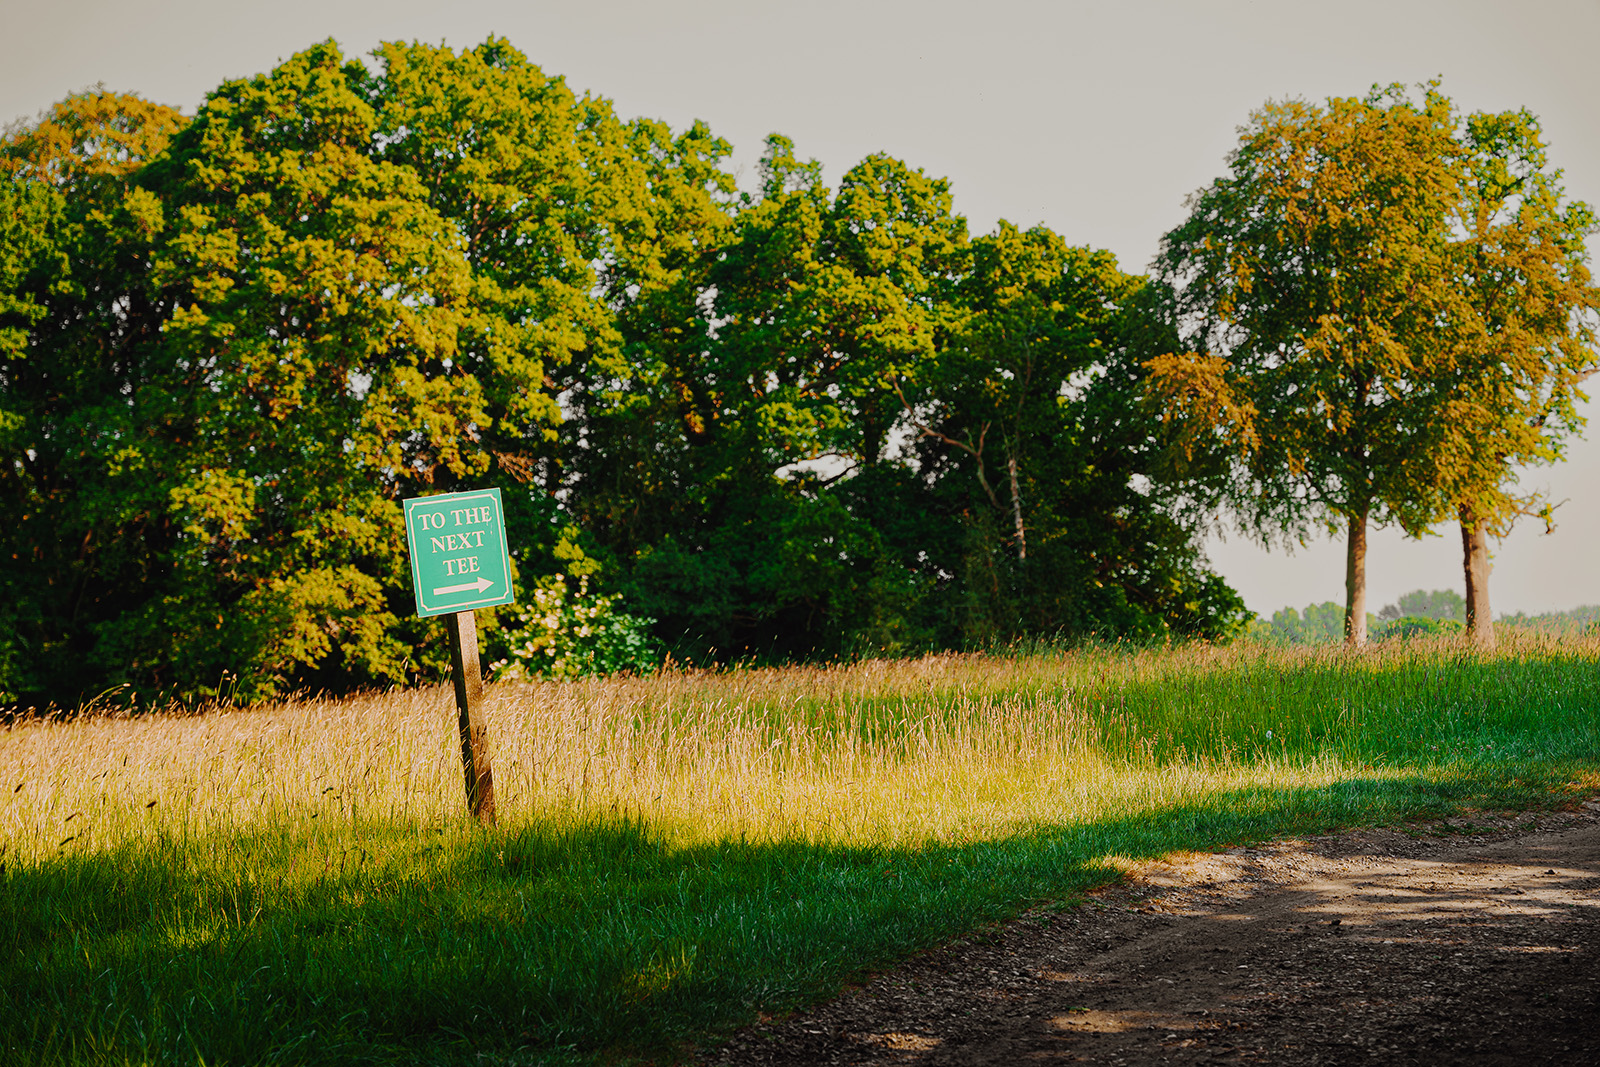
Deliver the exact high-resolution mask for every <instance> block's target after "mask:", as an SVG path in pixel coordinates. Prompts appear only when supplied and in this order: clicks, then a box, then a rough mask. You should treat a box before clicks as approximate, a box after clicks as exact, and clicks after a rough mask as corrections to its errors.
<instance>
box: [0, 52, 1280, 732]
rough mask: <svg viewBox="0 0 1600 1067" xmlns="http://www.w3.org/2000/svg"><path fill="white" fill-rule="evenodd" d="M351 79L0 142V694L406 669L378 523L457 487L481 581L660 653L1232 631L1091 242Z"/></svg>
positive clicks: (1140, 347)
mask: <svg viewBox="0 0 1600 1067" xmlns="http://www.w3.org/2000/svg"><path fill="white" fill-rule="evenodd" d="M374 59H375V62H373V63H372V64H370V65H369V64H364V63H362V62H358V61H355V60H350V59H347V58H346V57H344V56H343V55H341V53H340V51H339V50H338V48H337V47H336V46H335V45H333V44H332V43H331V42H330V43H326V44H322V45H318V46H316V47H313V48H311V49H309V50H307V51H306V52H304V53H302V54H299V55H296V56H294V57H293V58H291V59H289V60H288V61H287V62H285V63H283V64H282V65H281V66H279V67H278V68H277V69H275V70H273V71H272V72H271V73H269V74H264V75H260V76H257V77H254V78H250V79H246V80H238V81H230V82H228V83H226V84H224V85H222V86H220V87H219V88H218V89H217V90H215V91H214V92H213V93H211V94H210V95H209V96H208V97H207V99H206V101H205V102H204V104H203V105H202V106H201V107H200V108H199V110H198V112H197V113H196V114H195V115H194V116H193V118H186V117H184V116H183V115H181V114H179V113H178V112H177V111H175V110H173V109H171V108H167V107H163V106H160V105H156V104H153V103H150V102H148V101H144V100H141V99H139V98H137V97H133V96H127V95H118V94H114V93H109V92H104V91H93V92H86V93H82V94H77V95H74V96H72V97H70V98H69V99H67V100H65V101H63V102H62V103H60V104H59V105H57V106H56V107H55V108H54V109H53V110H52V111H51V112H49V113H48V114H46V115H44V116H42V117H41V118H40V119H39V120H38V121H37V122H33V123H27V124H23V125H20V126H17V127H14V128H12V129H11V130H10V131H9V132H8V135H7V137H6V138H5V141H4V144H3V146H0V174H3V175H4V180H3V181H0V452H3V459H0V499H3V500H4V506H5V513H6V515H7V516H8V522H7V523H6V524H5V527H4V533H3V535H0V693H3V694H4V698H5V699H7V700H12V701H29V702H39V701H45V700H56V701H62V702H71V701H76V700H79V699H82V698H83V697H84V696H85V695H90V694H94V693H97V692H100V691H102V690H104V689H107V688H109V687H115V686H131V687H134V688H135V689H136V690H137V691H139V692H140V693H142V694H144V696H145V697H146V698H148V697H150V696H152V695H154V694H156V693H162V694H171V695H176V696H180V697H194V696H197V695H202V694H204V693H207V692H212V691H216V690H218V689H219V688H220V689H222V690H225V691H229V692H233V693H235V694H236V695H238V696H240V697H242V698H245V699H259V698H263V697H266V696H270V695H272V694H274V693H281V692H284V691H286V690H289V689H294V688H302V687H309V688H316V689H331V690H339V689H346V688H350V687H355V686H366V685H388V684H399V683H405V682H410V681H416V680H419V679H431V678H436V677H439V676H441V675H442V674H443V672H444V671H445V670H446V669H447V652H446V643H445V641H444V640H443V637H442V630H441V629H440V627H439V626H438V625H437V622H436V620H419V619H417V618H415V617H414V616H413V613H412V601H411V590H410V588H409V576H408V571H407V567H406V563H405V547H404V535H403V525H402V522H401V511H400V506H399V502H400V500H401V499H403V498H405V497H408V496H413V495H418V494H423V493H428V492H434V491H444V490H454V489H461V488H468V487H476V486H482V485H499V486H501V487H502V488H503V490H504V491H505V499H506V502H507V510H508V521H509V523H510V526H511V530H510V533H511V541H512V544H513V546H514V553H515V556H516V562H517V566H518V569H519V574H520V584H521V586H522V588H523V589H524V590H525V591H529V592H530V593H531V591H532V590H534V589H537V588H541V587H542V588H545V589H552V588H554V587H555V586H556V585H557V584H558V583H570V584H571V586H572V588H571V590H569V592H570V593H571V594H572V595H574V596H577V595H580V590H579V587H578V583H580V582H583V583H586V584H585V586H584V589H583V590H582V593H581V595H598V596H599V597H600V600H598V601H597V603H598V604H600V605H601V606H605V605H616V604H620V605H622V606H624V607H625V608H626V610H627V612H629V613H631V614H630V615H627V616H623V617H624V618H625V619H631V620H633V621H638V620H641V619H645V620H650V621H649V624H648V625H649V626H650V627H651V630H652V634H653V640H654V642H655V643H656V644H655V646H654V647H657V648H659V649H665V650H669V651H671V652H672V653H673V654H674V655H676V656H677V657H678V658H679V659H680V660H691V661H707V660H722V661H726V660H729V659H732V658H736V657H744V656H772V657H797V656H798V657H805V656H828V655H839V654H851V653H854V652H857V651H868V650H874V651H876V650H887V651H891V652H893V651H905V650H914V649H920V648H940V647H952V646H968V645H975V644H983V643H988V642H994V641H1003V640H1007V639H1011V638H1015V637H1018V636H1020V635H1027V634H1051V635H1056V634H1060V635H1084V634H1100V635H1104V636H1106V637H1127V638H1137V639H1148V638H1159V637H1162V636H1164V635H1192V636H1196V637H1203V638H1210V639H1225V638H1227V637H1228V636H1229V635H1231V634H1233V633H1235V632H1237V631H1238V630H1240V629H1241V628H1242V626H1243V625H1244V623H1245V622H1246V620H1247V617H1248V616H1247V613H1246V612H1245V611H1244V609H1243V605H1242V603H1241V602H1240V600H1239V598H1238V597H1237V595H1235V594H1234V592H1233V591H1232V590H1231V589H1229V588H1228V587H1227V586H1226V585H1225V584H1224V583H1223V582H1222V581H1221V579H1219V578H1218V577H1217V576H1216V575H1215V574H1213V573H1211V572H1210V571H1209V570H1208V569H1207V567H1206V566H1205V563H1204V560H1203V558H1202V556H1201V555H1200V553H1199V550H1198V547H1197V540H1196V537H1195V532H1194V528H1193V524H1192V523H1190V522H1187V521H1185V518H1184V516H1185V515H1186V514H1189V512H1188V511H1185V506H1186V502H1187V506H1189V507H1191V508H1192V507H1193V505H1194V501H1195V499H1196V498H1195V495H1194V493H1193V484H1194V480H1193V479H1192V478H1191V479H1188V481H1187V482H1180V481H1178V480H1177V479H1174V478H1171V477H1168V476H1167V475H1166V474H1164V473H1163V467H1162V461H1161V458H1160V457H1161V450H1162V448H1163V445H1162V443H1161V440H1160V437H1161V435H1160V433H1159V424H1158V422H1157V420H1156V419H1155V417H1154V416H1153V414H1152V413H1151V411H1150V410H1149V409H1148V408H1147V407H1146V403H1147V402H1146V400H1145V389H1144V381H1145V378H1146V376H1147V371H1146V369H1145V366H1144V365H1145V364H1146V363H1147V362H1148V361H1149V360H1150V359H1151V358H1152V357H1153V356H1155V355H1157V354H1159V353H1161V352H1167V351H1172V350H1173V349H1174V347H1175V346H1176V344H1177V336H1176V329H1175V327H1174V325H1173V324H1172V320H1171V316H1170V315H1169V314H1167V313H1166V312H1164V311H1163V310H1162V309H1163V308H1164V307H1165V306H1167V304H1168V303H1169V301H1166V300H1165V299H1164V298H1163V297H1162V295H1161V293H1160V292H1159V291H1158V289H1157V287H1153V286H1152V285H1151V284H1150V283H1149V282H1148V281H1147V280H1146V279H1144V278H1142V277H1139V276H1135V275H1130V274H1127V273H1124V272H1123V271H1122V270H1120V269H1119V268H1118V266H1117V264H1116V262H1115V260H1114V258H1113V257H1112V256H1111V255H1109V254H1108V253H1105V252H1100V251H1095V250H1093V249H1087V248H1080V247H1074V246H1072V245H1070V244H1069V243H1068V242H1067V241H1066V240H1064V239H1063V238H1062V237H1060V236H1058V235H1056V234H1054V233H1052V232H1050V231H1049V230H1047V229H1044V228H1042V227H1040V228H1035V229H1031V230H1026V231H1024V230H1020V229H1017V228H1015V227H1013V226H1010V225H1007V224H1002V225H1000V226H999V227H998V228H997V229H996V230H995V231H994V232H993V233H990V234H986V235H982V236H977V237H974V236H971V235H970V234H969V233H968V232H967V227H966V224H965V222H964V220H963V219H962V218H961V217H960V216H959V215H957V214H955V213H954V210H953V206H952V201H951V195H950V189H949V186H948V184H947V183H946V182H944V181H942V180H939V179H936V178H932V177H929V176H927V175H925V174H924V173H922V172H921V171H919V170H917V169H915V168H914V167H912V166H910V165H908V164H907V163H904V162H902V161H900V160H896V159H893V158H890V157H888V156H882V155H875V156H871V157H869V158H867V159H865V160H863V161H861V162H860V163H859V164H858V165H857V166H855V167H854V168H853V169H851V170H850V171H849V172H848V173H846V174H845V175H843V177H842V178H841V179H840V180H839V182H838V183H837V185H836V186H834V187H829V186H827V185H825V184H824V182H823V180H822V175H821V171H820V168H819V167H818V165H817V164H815V163H812V162H807V161H805V160H803V159H801V158H799V157H797V156H796V155H795V154H794V151H793V147H792V145H791V144H790V142H788V141H787V140H785V139H784V138H782V137H779V136H773V137H771V138H769V140H768V142H767V145H766V151H765V154H764V156H763V158H762V162H761V166H760V171H759V181H758V187H757V188H754V189H748V190H743V191H741V190H739V189H738V188H736V185H735V182H734V180H733V177H732V175H731V174H730V172H729V169H728V167H727V159H728V156H729V152H730V146H729V145H728V144H727V143H726V142H724V141H722V140H720V139H719V138H717V137H716V136H715V135H714V134H713V133H712V132H711V131H710V130H709V129H707V128H706V127H705V126H703V125H700V124H696V125H694V126H693V127H691V128H689V129H687V130H681V131H674V130H671V129H669V128H668V127H667V126H665V125H663V124H661V123H658V122H652V121H648V120H624V119H622V118H620V117H618V116H617V115H616V114H615V113H614V112H613V110H612V108H611V106H610V104H609V103H608V102H607V101H605V100H604V99H601V98H597V97H593V96H580V95H577V94H575V93H574V92H573V91H572V90H571V89H569V88H568V87H567V86H566V84H565V83H564V82H563V81H562V80H561V79H559V78H552V77H548V76H546V75H545V74H544V73H543V72H541V71H540V70H539V68H538V67H536V66H534V65H533V64H531V63H530V62H528V60H527V59H526V58H525V57H524V56H522V55H521V54H520V53H518V52H517V51H516V50H515V49H513V48H512V47H511V46H510V45H509V44H507V43H506V42H504V41H500V40H491V41H489V42H488V43H486V44H484V45H483V46H481V47H478V48H475V49H471V50H466V51H461V52H456V51H453V50H451V49H448V48H443V47H431V46H426V45H420V44H411V45H406V44H390V45H386V46H384V47H383V48H381V49H379V51H378V52H377V53H376V54H375V57H374ZM562 595H565V594H562ZM619 597H620V600H618V598H619ZM557 599H558V600H559V599H560V597H559V596H558V597H557ZM529 602H530V603H532V602H533V601H532V600H531V599H530V601H529ZM540 603H544V601H540ZM482 615H483V616H484V618H483V620H482V625H484V626H485V627H486V630H487V633H486V641H488V643H489V645H490V649H489V654H490V658H494V657H495V655H496V648H497V643H498V648H499V649H500V650H501V651H504V650H505V649H507V648H510V647H512V646H513V645H516V644H517V643H518V642H519V641H521V642H523V643H524V644H526V635H525V634H519V633H517V632H515V631H514V630H512V629H508V627H509V626H512V625H516V624H517V621H518V619H519V618H520V620H521V622H522V623H526V622H527V618H528V613H527V612H526V611H523V612H522V613H521V614H520V616H519V615H518V614H517V613H516V612H514V611H512V610H509V609H508V610H507V611H505V612H502V613H500V615H499V616H498V618H491V617H489V615H490V613H487V612H485V613H482ZM636 636H637V635H631V636H629V640H630V641H633V644H632V645H628V646H627V647H629V648H633V647H643V646H642V645H641V644H640V642H639V641H637V640H634V637H636ZM618 647H623V646H622V645H619V646H618ZM629 654H630V655H631V654H632V653H629Z"/></svg>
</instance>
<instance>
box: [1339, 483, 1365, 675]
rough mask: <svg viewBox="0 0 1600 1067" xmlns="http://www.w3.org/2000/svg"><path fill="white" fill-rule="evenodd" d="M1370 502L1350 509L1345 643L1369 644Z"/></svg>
mask: <svg viewBox="0 0 1600 1067" xmlns="http://www.w3.org/2000/svg"><path fill="white" fill-rule="evenodd" d="M1367 510H1368V509H1367V505H1366V504H1364V503H1363V504H1360V505H1358V506H1357V507H1355V508H1352V509H1351V511H1350V516H1349V517H1350V542H1349V545H1348V548H1347V551H1346V553H1345V567H1344V596H1345V600H1344V643H1345V644H1346V645H1348V646H1349V647H1351V648H1364V647H1365V646H1366V643H1367Z"/></svg>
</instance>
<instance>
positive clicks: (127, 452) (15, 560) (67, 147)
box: [0, 89, 184, 699]
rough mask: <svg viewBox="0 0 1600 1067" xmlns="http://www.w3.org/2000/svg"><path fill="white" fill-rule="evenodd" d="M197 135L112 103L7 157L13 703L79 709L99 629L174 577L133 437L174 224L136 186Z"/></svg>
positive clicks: (0, 315) (0, 251)
mask: <svg viewBox="0 0 1600 1067" xmlns="http://www.w3.org/2000/svg"><path fill="white" fill-rule="evenodd" d="M183 125H184V120H183V118H182V116H180V115H179V114H178V112H177V111H175V110H173V109H172V108H169V107H164V106H162V105H160V104H154V103H151V102H150V101H147V100H143V99H140V98H139V97H136V96H129V95H125V94H118V93H110V92H106V91H104V90H100V89H97V90H93V91H90V92H85V93H79V94H75V95H73V96H71V97H68V98H67V99H66V100H64V101H62V102H61V103H59V104H57V105H56V106H55V107H54V108H52V109H51V110H50V111H49V112H47V113H46V114H44V115H43V116H41V117H40V118H39V119H38V121H36V122H33V123H25V124H20V125H17V126H14V127H13V128H11V129H10V130H8V131H7V134H6V136H5V138H4V140H3V143H0V500H3V501H4V506H5V510H6V513H7V514H8V515H9V516H10V521H8V522H7V523H6V527H5V531H4V533H3V534H0V546H3V547H0V603H3V607H0V699H8V698H12V699H21V698H29V699H38V698H39V697H40V696H41V695H42V694H43V695H50V696H53V695H58V694H62V693H64V692H65V693H66V694H67V695H68V697H69V698H70V696H71V695H75V692H76V691H75V690H74V689H73V688H72V687H73V686H74V685H76V684H78V683H79V682H80V681H81V680H82V679H83V678H84V677H85V675H87V676H89V677H91V678H94V677H95V676H96V675H97V674H99V672H98V670H97V661H96V658H95V644H96V631H97V626H98V625H99V624H100V623H102V622H104V620H106V619H107V618H113V617H117V616H119V615H121V614H123V613H125V612H128V611H133V610H137V608H138V607H139V605H140V602H141V596H140V594H139V593H138V592H137V590H139V589H140V588H141V587H144V586H146V585H147V584H148V583H150V582H151V581H153V580H158V576H156V575H153V574H152V572H151V567H150V559H149V555H148V552H147V551H146V548H147V547H148V546H149V545H150V544H151V543H152V542H153V541H154V542H159V541H160V539H161V537H162V536H163V535H162V533H161V531H160V529H159V527H160V525H161V519H160V516H161V515H162V514H163V513H164V511H165V503H166V502H165V500H164V499H162V498H161V496H160V492H159V491H158V490H156V489H155V488H154V487H153V486H152V485H151V484H150V483H151V481H152V479H151V477H150V475H149V472H148V471H147V470H145V469H143V467H142V464H141V463H140V461H139V459H138V456H137V443H136V441H135V440H134V438H135V437H136V436H137V430H136V427H137V425H138V423H139V421H140V418H141V406H140V405H141V401H142V396H143V392H144V388H145V386H146V385H147V384H148V383H149V382H150V381H151V380H152V379H153V378H154V377H156V376H158V375H159V373H160V371H159V367H160V355H159V348H160V344H161V339H162V338H161V324H162V321H163V320H164V318H165V315H166V314H167V311H168V310H169V308H168V306H167V304H166V302H165V300H164V299H163V297H162V296H161V294H160V293H159V291H158V289H157V287H156V286H155V285H154V284H153V282H152V265H153V261H154V252H155V251H156V249H157V248H158V247H159V242H160V240H161V234H162V232H163V230H164V228H165V226H166V213H165V211H164V209H163V206H162V204H161V203H160V201H159V199H158V198H157V197H155V196H154V195H152V194H151V193H150V192H149V191H147V190H145V189H142V188H140V187H139V186H138V185H137V183H136V182H135V181H134V180H133V179H134V178H135V177H136V175H137V174H138V173H139V171H140V170H141V168H143V167H144V166H145V164H146V163H147V162H148V161H149V160H150V159H151V158H153V157H156V156H159V155H160V153H161V152H162V151H163V150H164V149H165V147H166V145H167V143H168V141H169V140H170V138H171V137H172V136H173V134H174V133H176V132H177V131H179V130H180V129H182V127H183ZM101 677H103V675H102V676H101Z"/></svg>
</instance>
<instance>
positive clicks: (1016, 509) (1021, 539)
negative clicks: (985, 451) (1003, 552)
mask: <svg viewBox="0 0 1600 1067" xmlns="http://www.w3.org/2000/svg"><path fill="white" fill-rule="evenodd" d="M1006 466H1007V467H1008V468H1010V470H1011V521H1012V522H1013V523H1014V524H1015V526H1016V528H1017V558H1018V559H1027V558H1028V539H1027V537H1026V536H1024V534H1023V532H1022V493H1021V492H1020V491H1019V490H1018V489H1017V457H1015V456H1012V457H1011V458H1010V459H1008V460H1006Z"/></svg>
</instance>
